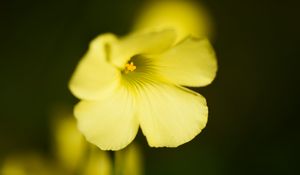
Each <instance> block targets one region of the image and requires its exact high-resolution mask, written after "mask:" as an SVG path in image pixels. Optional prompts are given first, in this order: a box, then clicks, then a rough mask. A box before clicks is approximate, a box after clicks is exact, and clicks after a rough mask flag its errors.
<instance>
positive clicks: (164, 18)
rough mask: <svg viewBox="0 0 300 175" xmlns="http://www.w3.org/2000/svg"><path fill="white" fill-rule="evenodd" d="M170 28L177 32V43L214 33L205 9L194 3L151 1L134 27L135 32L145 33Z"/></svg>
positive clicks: (140, 14) (138, 17) (139, 15)
mask: <svg viewBox="0 0 300 175" xmlns="http://www.w3.org/2000/svg"><path fill="white" fill-rule="evenodd" d="M168 28H172V29H175V30H176V33H177V34H178V36H177V41H181V40H182V39H184V38H186V37H187V36H190V35H191V36H193V37H202V36H206V35H208V34H211V32H212V31H211V28H212V27H211V20H210V17H209V15H208V13H207V12H206V10H205V8H204V7H202V6H200V4H199V3H193V2H192V1H151V2H150V3H148V4H147V6H145V8H142V9H141V11H140V13H139V14H138V15H137V20H136V22H135V25H134V30H138V31H145V32H147V31H153V30H154V31H155V30H159V29H168Z"/></svg>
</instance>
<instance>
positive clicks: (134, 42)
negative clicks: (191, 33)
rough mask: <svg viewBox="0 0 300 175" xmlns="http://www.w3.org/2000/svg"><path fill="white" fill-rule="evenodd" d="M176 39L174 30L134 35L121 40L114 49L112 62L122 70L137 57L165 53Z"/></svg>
mask: <svg viewBox="0 0 300 175" xmlns="http://www.w3.org/2000/svg"><path fill="white" fill-rule="evenodd" d="M175 38H176V34H175V32H174V30H162V31H158V32H149V33H133V34H131V35H128V36H126V37H123V38H120V40H119V42H118V44H117V46H116V47H114V48H113V49H112V60H111V61H112V63H113V64H114V65H116V66H117V67H121V68H122V67H124V65H125V63H127V62H128V61H129V60H130V59H131V58H132V57H133V56H135V55H139V54H150V53H151V54H155V53H161V52H163V51H165V50H166V49H168V48H169V47H170V46H171V45H172V44H173V43H174V41H175Z"/></svg>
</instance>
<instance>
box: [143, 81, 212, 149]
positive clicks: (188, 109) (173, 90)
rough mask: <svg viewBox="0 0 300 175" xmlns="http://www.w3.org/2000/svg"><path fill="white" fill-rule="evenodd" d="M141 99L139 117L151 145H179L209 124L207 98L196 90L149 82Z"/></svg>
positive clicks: (144, 87)
mask: <svg viewBox="0 0 300 175" xmlns="http://www.w3.org/2000/svg"><path fill="white" fill-rule="evenodd" d="M139 100H140V101H139V106H138V117H139V121H140V125H141V129H142V131H143V133H144V135H145V136H146V138H147V141H148V143H149V145H150V146H153V147H164V146H166V147H176V146H179V145H181V144H183V143H186V142H188V141H190V140H191V139H193V138H194V137H195V136H196V135H197V134H199V133H200V132H201V130H202V129H203V128H204V127H205V125H206V122H207V116H208V109H207V106H206V100H205V98H203V97H202V96H201V95H199V94H197V93H195V92H192V91H189V90H186V89H183V88H179V87H176V86H173V85H168V84H159V83H156V84H147V85H145V86H143V94H141V95H140V99H139Z"/></svg>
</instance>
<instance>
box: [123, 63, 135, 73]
mask: <svg viewBox="0 0 300 175" xmlns="http://www.w3.org/2000/svg"><path fill="white" fill-rule="evenodd" d="M135 69H136V66H135V65H134V64H133V62H130V64H129V63H126V64H125V73H129V72H133V71H134V70H135Z"/></svg>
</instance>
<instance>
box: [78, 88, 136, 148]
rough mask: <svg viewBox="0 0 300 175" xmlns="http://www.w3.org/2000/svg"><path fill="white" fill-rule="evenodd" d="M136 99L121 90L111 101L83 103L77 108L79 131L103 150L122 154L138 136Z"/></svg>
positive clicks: (123, 89)
mask: <svg viewBox="0 0 300 175" xmlns="http://www.w3.org/2000/svg"><path fill="white" fill-rule="evenodd" d="M134 109H135V104H134V99H133V97H132V96H131V95H130V94H129V93H128V91H127V89H125V87H123V86H120V87H119V88H118V89H117V90H116V91H115V93H114V94H112V95H111V96H110V97H108V98H106V99H103V100H99V101H81V102H79V103H78V104H77V105H76V107H75V111H74V114H75V117H76V118H77V120H78V127H79V130H80V131H81V132H82V133H83V135H84V136H85V137H86V139H87V140H88V141H89V142H91V143H93V144H95V145H97V146H98V147H99V148H101V149H102V150H119V149H122V148H124V147H126V146H127V145H128V144H129V143H130V142H131V141H132V140H133V139H134V137H135V136H136V134H137V131H138V126H139V124H138V120H137V118H136V116H135V111H134Z"/></svg>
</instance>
